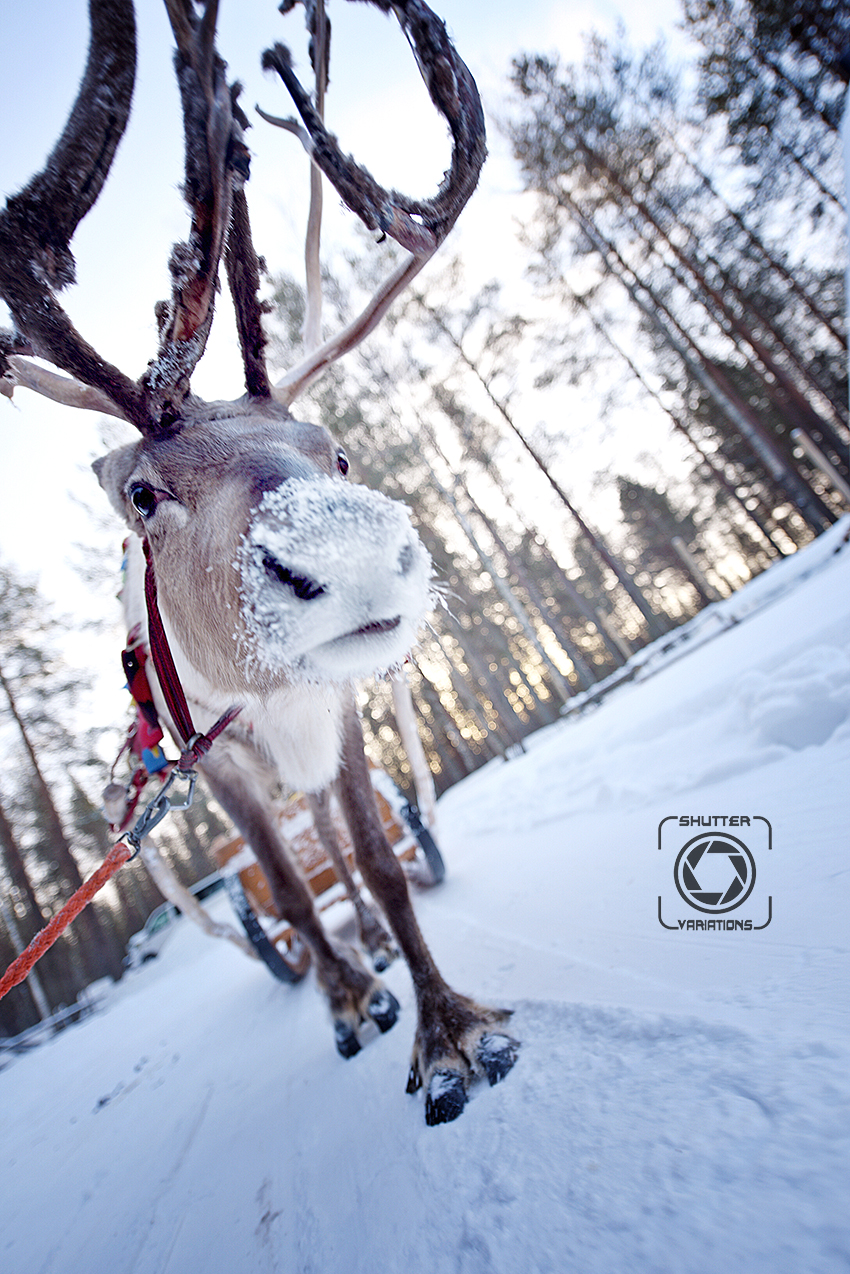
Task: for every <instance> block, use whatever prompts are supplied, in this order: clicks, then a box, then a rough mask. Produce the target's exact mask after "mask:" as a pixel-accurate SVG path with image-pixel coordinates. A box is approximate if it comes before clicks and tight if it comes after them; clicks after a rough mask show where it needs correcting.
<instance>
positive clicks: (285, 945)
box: [212, 768, 446, 982]
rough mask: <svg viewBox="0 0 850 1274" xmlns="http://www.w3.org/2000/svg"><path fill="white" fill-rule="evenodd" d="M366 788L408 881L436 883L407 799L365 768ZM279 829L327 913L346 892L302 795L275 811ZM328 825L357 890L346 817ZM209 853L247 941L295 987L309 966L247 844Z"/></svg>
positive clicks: (437, 869) (439, 873) (437, 870)
mask: <svg viewBox="0 0 850 1274" xmlns="http://www.w3.org/2000/svg"><path fill="white" fill-rule="evenodd" d="M371 776H372V786H373V788H374V790H375V800H376V802H377V806H378V813H379V815H380V818H381V825H382V827H383V829H384V833H385V835H386V837H387V840H388V841H389V842H390V844H391V845H392V847H393V850H394V852H395V855H396V858H397V859H398V860H399V862H400V863H401V864H402V866H403V867H404V870H405V873H406V875H407V876H408V878H409V879H411V880H412V881H414V882H415V883H416V884H420V885H436V884H439V882H440V881H441V880H442V879H443V877H444V875H445V870H446V869H445V864H444V862H443V858H442V855H441V853H440V850H439V848H438V846H437V844H436V842H435V840H434V838H433V836H432V835H431V833H430V832H429V831H428V829H427V827H425V826H424V824H423V823H422V820H421V818H420V816H419V811H418V810H417V808H416V806H415V805H412V804H411V803H409V802H407V801H405V799H404V797H403V796H402V795H401V793H400V792H399V791H398V789H397V788H396V787H395V785H394V783H393V782H392V779H390V777H389V775H387V774H386V773H384V772H383V771H382V770H378V769H375V768H372V769H371ZM278 817H279V820H280V829H281V832H282V834H283V836H284V838H285V840H286V841H287V842H288V843H289V845H290V846H291V847H292V849H293V851H294V853H295V854H296V855H297V858H298V862H299V864H300V867H301V871H302V873H303V875H304V877H305V879H306V881H307V884H308V885H309V887H310V889H311V891H312V893H313V896H314V897H315V899H316V907H317V910H319V911H327V910H328V909H329V908H330V907H332V906H334V904H335V903H338V902H341V901H342V900H343V899H344V898H345V897H346V893H345V888H344V886H343V885H342V882H341V881H340V880H339V877H338V875H337V872H336V869H335V868H334V865H333V863H332V862H331V860H330V858H329V856H328V854H327V851H326V850H325V848H324V846H323V845H322V842H321V841H320V839H319V835H318V832H317V831H316V827H315V824H314V822H313V816H312V813H311V810H310V806H309V804H308V802H307V798H306V796H304V795H303V794H301V793H297V794H295V795H293V796H291V797H289V799H288V800H286V801H285V802H284V803H283V804H282V805H281V806H280V810H279V815H278ZM333 821H334V827H335V830H336V834H337V838H338V840H339V843H340V847H341V849H342V853H343V856H344V858H345V861H346V863H347V864H348V868H349V870H350V871H351V873H352V875H353V876H354V879H355V883H356V884H357V885H358V886H360V884H361V881H360V875H359V873H358V871H357V867H356V864H355V861H354V847H353V845H352V842H351V837H350V835H349V832H348V827H347V826H346V823H345V820H344V818H343V817H342V814H341V812H340V810H339V809H338V807H337V806H336V804H335V803H334V805H333ZM212 855H213V858H214V859H215V861H216V863H217V865H218V867H219V869H220V871H221V873H222V875H223V876H224V878H225V886H226V888H227V892H228V894H229V896H230V901H231V903H232V904H233V908H234V910H235V912H236V915H237V916H238V917H239V920H240V922H241V924H242V927H243V929H244V930H245V934H246V936H247V937H248V940H249V941H250V942H251V944H252V946H253V947H254V949H255V951H256V952H257V955H258V956H259V957H260V959H261V960H262V961H263V962H264V964H265V965H266V966H267V968H268V969H269V971H270V972H271V973H272V974H273V975H274V976H275V977H276V978H279V979H280V981H282V982H298V981H300V980H301V978H303V976H304V974H305V973H306V972H307V969H308V967H309V964H310V952H309V950H308V949H307V948H306V947H305V946H304V944H303V943H302V942H301V940H300V938H299V937H298V935H297V933H296V932H295V930H294V929H293V928H292V926H291V925H290V924H289V923H288V921H287V920H286V918H285V917H283V916H281V915H280V913H279V912H278V910H277V907H276V905H275V902H274V899H273V898H272V893H271V889H270V887H269V883H268V880H267V878H266V876H265V873H264V872H263V869H262V867H261V866H260V864H259V863H258V862H257V859H256V857H255V855H254V853H253V850H252V849H251V847H250V846H249V845H248V844H247V843H246V841H245V840H243V838H242V837H241V836H236V837H233V838H232V839H230V840H219V841H217V842H216V843H214V844H213V846H212Z"/></svg>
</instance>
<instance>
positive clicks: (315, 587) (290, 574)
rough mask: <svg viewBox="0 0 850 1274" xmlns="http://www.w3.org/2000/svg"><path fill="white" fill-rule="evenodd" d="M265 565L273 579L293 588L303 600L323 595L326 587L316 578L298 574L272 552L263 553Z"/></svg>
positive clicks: (307, 600) (311, 599) (309, 600)
mask: <svg viewBox="0 0 850 1274" xmlns="http://www.w3.org/2000/svg"><path fill="white" fill-rule="evenodd" d="M263 566H264V567H265V569H266V573H267V574H268V575H269V576H270V577H271V578H272V579H274V580H277V581H278V583H279V584H285V585H286V586H287V588H291V589H292V591H293V593H294V594H295V596H296V597H300V599H301V601H302V602H312V601H313V599H314V598H316V597H321V596H322V594H323V593H324V591H325V590H324V587H323V586H322V585H321V584H317V583H316V581H315V580H312V579H308V578H307V576H306V575H296V574H295V572H294V571H291V570H290V569H289V567H288V566H282V565H281V563H280V562H279V561H278V560H277V558H275V557H272V555H271V553H264V554H263Z"/></svg>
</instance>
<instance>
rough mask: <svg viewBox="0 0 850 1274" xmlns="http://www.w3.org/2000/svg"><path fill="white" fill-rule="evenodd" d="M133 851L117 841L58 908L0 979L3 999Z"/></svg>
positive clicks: (21, 980)
mask: <svg viewBox="0 0 850 1274" xmlns="http://www.w3.org/2000/svg"><path fill="white" fill-rule="evenodd" d="M132 854H133V851H132V849H131V848H130V846H129V845H126V844H125V843H124V841H118V843H117V844H116V845H113V846H112V849H110V851H109V853H108V854H107V855H106V858H105V859H104V860H103V862H102V863H101V865H100V867H98V869H97V871H96V872H94V873H93V874H92V875H91V876H89V878H88V880H86V881H85V882H84V883H83V884H82V885H80V887H79V889H78V890H77V892H76V893H75V894H73V895H72V897H70V898H69V899H68V901H67V902H66V903H65V906H64V907H63V908H62V910H61V911H57V913H56V915H55V916H54V917H53V919H52V920H50V921H49V922H48V923H47V924H46V925H45V926H44V928H43V929H42V930H41V931H40V932H39V933H37V934H36V935H35V937H34V938H33V940H32V942H31V943H30V944H29V946H28V947H27V949H26V950H25V951H22V952H21V954H20V955H19V956H18V958H17V960H15V961H13V962H12V964H10V965H9V967H8V969H7V970H6V972H5V973H4V974H3V977H2V978H0V1000H2V998H3V996H4V995H5V994H6V992H7V991H11V989H12V987H13V986H17V985H18V983H19V982H23V980H24V978H25V977H27V975H28V974H29V972H30V971H31V969H32V967H33V965H34V964H35V962H36V960H40V959H41V957H42V956H43V955H44V953H45V951H47V950H48V948H50V947H52V946H53V944H54V942H55V941H56V939H57V938H58V937H59V935H60V934H61V933H62V932H64V930H65V929H67V928H68V925H69V924H70V923H71V921H72V920H75V919H76V918H77V916H78V915H79V914H80V912H81V911H82V910H83V908H84V907H86V906H88V904H89V903H90V902H91V900H92V898H94V896H95V894H96V893H97V892H98V890H99V889H102V888H103V886H104V885H105V884H106V882H107V881H108V880H110V879H111V878H112V877H113V876H114V875H115V873H116V872H117V871H118V868H119V867H123V866H124V864H125V863H126V862H127V860H128V859H129V858H131V857H132Z"/></svg>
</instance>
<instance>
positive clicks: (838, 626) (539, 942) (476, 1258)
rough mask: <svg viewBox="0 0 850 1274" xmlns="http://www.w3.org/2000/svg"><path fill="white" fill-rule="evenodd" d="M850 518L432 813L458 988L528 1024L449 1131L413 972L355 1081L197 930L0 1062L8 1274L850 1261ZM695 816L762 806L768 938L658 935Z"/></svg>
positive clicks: (277, 993) (482, 1272)
mask: <svg viewBox="0 0 850 1274" xmlns="http://www.w3.org/2000/svg"><path fill="white" fill-rule="evenodd" d="M844 531H846V527H845V528H837V529H835V530H834V531H833V532H831V533H830V534H829V535H828V536H825V537H822V539H821V541H819V542H818V543H817V544H816V545H814V546H812V548H811V549H809V550H806V551H805V552H803V553H800V554H798V555H797V558H796V559H794V560H793V561H790V562H785V563H783V564H781V566H780V567H777V568H774V569H775V570H776V572H777V573H778V574H779V576H780V578H779V581H778V583H777V582H776V581H772V580H771V576H772V575H773V572H769V573H768V576H767V577H763V578H762V579H761V580H759V581H756V582H755V583H754V584H753V585H752V586H751V587H750V588H749V589H746V590H743V592H742V593H741V594H739V595H738V597H737V598H736V599H732V601H733V602H734V603H736V605H737V608H738V609H737V612H736V613H738V614H740V615H744V614H747V615H748V618H746V620H744V621H743V622H741V623H739V624H737V625H735V626H733V627H731V628H729V629H728V630H727V631H726V632H724V633H723V634H722V635H720V636H718V637H716V639H715V640H712V641H710V642H706V643H705V644H703V645H701V646H698V647H695V648H694V649H692V650H691V651H690V652H689V653H688V654H683V653H682V648H681V647H680V648H678V649H677V650H676V651H675V652H671V655H670V658H671V660H672V662H670V664H669V666H668V667H660V668H659V667H657V668H656V669H655V670H654V672H655V675H653V676H652V677H650V678H648V679H646V680H640V679H636V680H634V681H632V682H631V683H630V684H628V685H624V686H622V687H621V688H620V689H618V690H617V691H616V692H614V693H612V694H611V695H610V696H609V697H608V698H607V699H606V700H605V701H604V702H603V704H602V705H601V706H600V707H598V708H597V709H595V710H594V711H592V712H587V713H586V714H585V715H584V716H583V717H581V718H577V719H576V718H572V719H569V720H567V721H564V722H562V723H559V724H558V725H557V726H554V727H551V728H550V729H548V730H546V731H542V732H541V733H540V734H539V735H537V736H535V737H534V739H533V740H531V743H530V747H529V751H528V753H527V754H526V755H525V756H521V757H519V758H517V759H515V760H513V761H511V762H509V763H508V764H507V765H505V764H504V763H502V762H495V763H492V764H491V765H489V766H487V767H486V768H485V769H484V770H482V771H479V772H478V773H477V774H475V775H473V776H472V777H471V778H470V779H469V780H467V781H466V782H465V783H463V784H460V785H459V786H458V787H456V788H454V789H453V790H452V791H451V792H449V793H447V795H446V796H445V797H444V798H443V800H442V801H441V802H440V820H441V847H442V848H443V851H444V853H445V857H446V861H447V865H448V874H447V876H446V880H445V882H444V884H443V885H441V886H440V887H439V888H438V889H435V890H432V891H430V892H427V893H423V894H421V895H418V897H417V902H416V905H417V910H418V912H419V915H420V919H421V922H422V926H423V928H424V930H425V933H426V934H427V936H428V939H429V942H430V943H431V945H432V948H433V950H434V953H435V955H436V957H437V960H438V962H439V963H440V965H441V966H442V968H443V970H444V972H445V974H446V976H447V977H448V978H449V980H450V981H451V982H452V983H453V984H454V985H456V986H457V987H458V989H459V990H463V991H467V992H470V993H472V994H475V995H477V996H479V997H481V998H482V999H484V1000H487V1001H490V1002H492V1003H498V1004H504V1005H507V1006H509V1007H513V1008H514V1009H515V1016H514V1019H513V1022H512V1027H511V1029H512V1031H513V1032H514V1033H515V1034H516V1035H518V1037H519V1038H520V1039H521V1040H522V1051H521V1053H520V1056H519V1061H518V1062H517V1065H516V1066H515V1067H514V1069H513V1070H512V1071H511V1073H510V1075H509V1076H508V1077H507V1078H506V1080H505V1081H504V1082H503V1083H502V1084H499V1085H498V1086H497V1087H495V1088H493V1089H490V1088H489V1087H488V1086H487V1085H486V1084H484V1083H482V1084H480V1085H479V1086H478V1087H476V1088H475V1089H474V1091H473V1095H472V1099H471V1101H470V1102H469V1105H468V1107H467V1109H466V1111H465V1112H464V1114H463V1116H462V1118H461V1119H459V1120H458V1121H457V1122H456V1123H452V1124H448V1125H444V1126H441V1127H439V1128H427V1127H426V1126H425V1124H424V1119H423V1111H422V1102H421V1097H412V1098H411V1097H408V1096H406V1095H405V1093H404V1082H405V1078H406V1071H407V1064H408V1058H409V1049H410V1043H411V1038H412V1032H413V1012H412V994H411V988H410V983H409V979H408V976H407V973H406V971H405V969H404V968H403V967H401V966H400V965H398V964H397V965H394V966H393V968H392V969H391V970H390V971H389V972H388V974H387V976H386V981H387V985H388V986H389V987H390V989H391V990H392V991H393V992H394V994H395V995H396V996H397V997H398V999H399V1000H400V1002H401V1005H402V1013H401V1016H400V1019H399V1023H398V1025H397V1026H396V1027H395V1028H394V1029H393V1030H392V1031H391V1032H390V1033H389V1034H388V1035H386V1036H383V1037H380V1038H377V1039H375V1040H374V1041H373V1042H372V1043H370V1044H369V1045H368V1047H366V1048H365V1049H364V1050H363V1052H362V1053H361V1054H359V1055H358V1056H357V1057H356V1058H354V1059H353V1060H352V1061H350V1062H344V1061H342V1060H341V1059H340V1058H338V1057H337V1056H336V1053H335V1051H334V1048H333V1040H332V1032H331V1026H330V1023H329V1021H328V1019H327V1016H326V1014H325V1012H324V1009H323V1007H322V1004H321V1002H320V1001H319V998H318V997H317V995H316V994H315V990H314V988H313V987H312V986H311V985H309V980H308V983H307V984H306V985H304V984H302V985H299V986H297V987H286V986H282V985H280V984H275V983H274V982H273V981H272V979H271V978H270V977H269V976H268V974H267V973H266V971H265V970H264V969H263V968H262V967H261V966H259V965H255V964H253V963H251V962H249V961H248V960H246V959H245V958H244V957H243V956H241V955H240V953H239V952H238V951H236V950H235V949H233V948H231V947H230V945H229V944H224V943H216V942H214V941H211V940H210V939H208V938H206V937H205V936H204V935H203V934H201V933H200V932H198V931H196V930H194V929H193V928H192V927H191V926H189V925H188V923H184V924H182V925H181V929H180V931H179V932H177V933H176V934H175V936H174V938H173V939H172V941H171V943H170V944H169V945H168V946H167V947H166V948H165V950H164V952H163V954H162V956H161V957H160V958H159V960H158V961H156V962H155V963H154V964H153V965H151V966H146V967H145V968H143V969H142V970H139V971H138V972H137V973H135V974H133V975H131V976H129V977H128V978H127V979H126V981H125V983H124V984H122V985H121V986H120V987H118V988H117V989H116V991H115V992H114V994H113V996H112V999H111V1001H110V1002H109V1004H108V1006H107V1009H106V1011H105V1012H103V1013H101V1014H99V1015H96V1016H94V1017H91V1018H89V1019H87V1020H86V1021H85V1022H83V1023H81V1024H80V1025H78V1026H75V1027H73V1028H71V1029H69V1030H67V1031H65V1032H63V1033H62V1034H61V1035H60V1036H57V1037H56V1038H55V1039H54V1040H53V1041H52V1042H50V1043H48V1044H46V1045H44V1046H43V1047H41V1048H40V1049H38V1050H36V1051H34V1052H33V1053H31V1054H29V1055H27V1056H24V1057H22V1058H20V1059H19V1060H18V1061H16V1062H15V1063H14V1064H12V1065H10V1066H9V1067H8V1068H7V1069H6V1070H5V1071H3V1072H0V1144H2V1171H3V1181H4V1190H3V1195H2V1200H0V1264H2V1268H3V1269H4V1270H9V1271H10V1272H14V1274H68V1272H69V1271H72V1270H78V1269H80V1270H82V1269H87V1270H92V1271H98V1272H99V1271H101V1270H109V1274H218V1272H219V1271H222V1272H225V1271H226V1272H227V1274H255V1272H256V1274H266V1272H267V1271H268V1272H269V1274H271V1272H272V1271H275V1272H277V1271H286V1272H287V1274H307V1272H308V1271H311V1272H313V1271H314V1272H315V1274H375V1271H382V1270H390V1269H393V1270H394V1269H401V1270H403V1271H404V1272H405V1274H454V1272H455V1271H458V1272H460V1274H543V1272H544V1271H545V1272H546V1274H572V1272H573V1271H575V1272H576V1274H621V1272H624V1271H626V1270H628V1271H629V1272H630V1274H650V1271H653V1272H654V1271H663V1272H664V1274H686V1272H687V1274H690V1272H693V1274H715V1272H716V1274H720V1271H726V1270H727V1269H732V1270H744V1269H746V1270H747V1271H756V1272H764V1274H803V1272H805V1274H833V1271H834V1272H836V1274H837V1272H838V1271H840V1270H846V1269H847V1268H848V1265H850V1225H848V1220H847V1199H848V1197H850V1167H848V1165H850V1032H848V1004H850V994H848V992H850V986H848V965H849V964H850V962H848V958H847V957H848V945H850V944H848V929H847V919H846V917H847V894H848V889H847V886H848V880H850V872H849V871H848V866H847V822H848V819H847V815H848V805H850V801H848V784H847V775H848V763H850V550H848V549H847V548H844V549H843V550H842V551H840V552H838V553H835V552H833V550H834V549H835V548H836V547H837V546H838V544H839V542H840V539H841V536H842V535H843V533H844ZM813 567H816V569H813ZM779 585H781V588H780V587H779ZM751 593H752V594H758V595H759V596H761V599H762V601H763V600H764V598H765V597H766V596H770V598H771V600H770V604H769V605H761V607H760V608H759V607H758V606H757V605H756V601H758V597H757V596H752V595H751ZM674 815H689V816H731V815H735V816H738V815H758V816H762V817H764V818H767V819H769V820H770V823H771V827H772V835H773V841H772V843H773V848H772V849H771V850H770V851H769V852H768V851H767V850H766V849H764V848H756V849H754V853H755V855H756V860H757V863H758V872H759V875H758V880H757V892H758V891H761V895H760V897H761V898H762V901H763V900H764V897H765V896H766V895H767V894H769V895H770V897H771V898H772V908H773V910H772V920H771V923H770V924H769V926H768V927H767V928H765V929H763V930H760V931H759V932H725V931H717V930H716V929H715V930H708V929H704V930H702V931H694V932H685V931H669V930H666V929H664V928H662V926H661V925H659V923H658V915H657V897H658V896H659V895H660V894H662V893H663V892H664V891H665V890H667V891H668V893H669V892H670V891H671V890H672V877H671V858H670V855H669V854H667V853H664V852H662V853H659V851H658V848H657V844H658V825H659V822H660V821H661V820H662V819H665V818H670V817H671V816H674ZM738 830H739V831H741V828H738ZM688 834H689V833H686V832H683V834H682V835H683V837H685V838H686V837H687V835H688ZM745 835H749V832H746V833H745ZM672 893H673V897H674V899H675V898H676V894H675V890H673V891H672ZM216 905H223V906H226V900H223V899H218V900H216ZM677 905H678V906H679V911H680V912H683V911H686V910H687V907H686V904H684V903H681V902H679V903H676V902H674V903H673V904H671V906H673V907H675V906H677ZM742 910H743V909H742ZM670 914H671V915H674V916H675V914H677V913H675V912H671V913H670ZM690 914H691V916H692V917H694V916H696V915H697V912H696V911H692V912H691V913H690Z"/></svg>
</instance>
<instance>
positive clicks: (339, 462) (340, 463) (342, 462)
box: [336, 447, 349, 477]
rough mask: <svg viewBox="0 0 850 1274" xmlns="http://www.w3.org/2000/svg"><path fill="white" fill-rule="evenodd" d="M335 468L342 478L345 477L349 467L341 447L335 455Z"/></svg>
mask: <svg viewBox="0 0 850 1274" xmlns="http://www.w3.org/2000/svg"><path fill="white" fill-rule="evenodd" d="M336 467H337V469H339V471H340V473H341V474H342V476H343V477H345V475H346V474H347V473H348V468H349V466H348V456H347V455H346V454H345V452H344V451H343V449H342V447H340V449H339V451H338V452H337V453H336Z"/></svg>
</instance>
